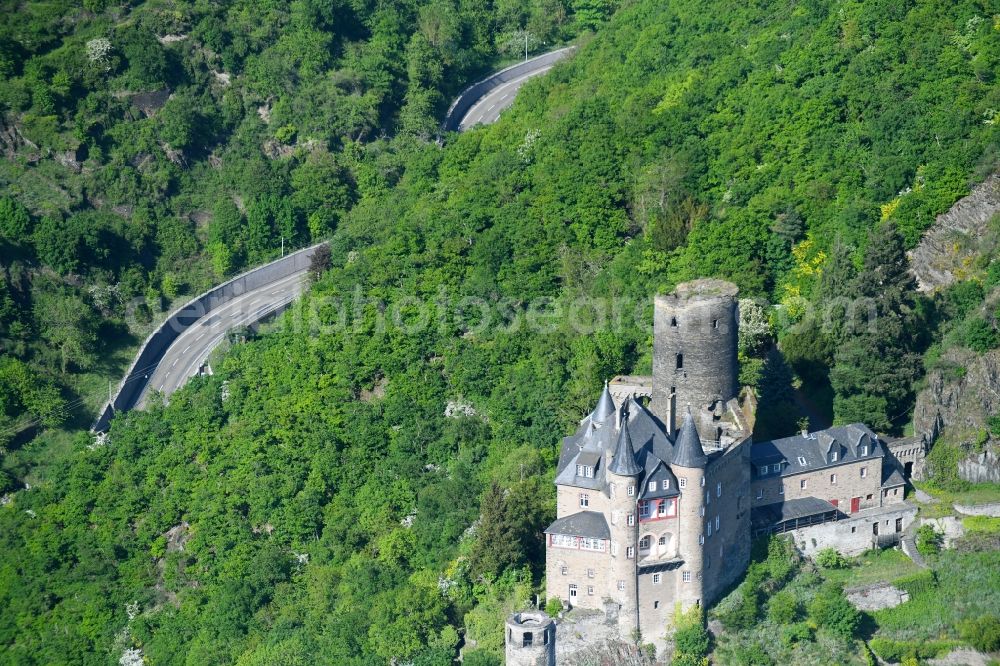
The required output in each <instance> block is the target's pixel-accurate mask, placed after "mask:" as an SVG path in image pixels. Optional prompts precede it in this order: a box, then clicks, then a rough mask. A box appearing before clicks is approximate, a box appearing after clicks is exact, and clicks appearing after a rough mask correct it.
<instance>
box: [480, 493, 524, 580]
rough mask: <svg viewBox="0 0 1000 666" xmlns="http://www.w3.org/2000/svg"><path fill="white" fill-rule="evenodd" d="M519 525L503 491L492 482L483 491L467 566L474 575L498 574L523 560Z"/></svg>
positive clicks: (509, 499)
mask: <svg viewBox="0 0 1000 666" xmlns="http://www.w3.org/2000/svg"><path fill="white" fill-rule="evenodd" d="M522 533H523V528H522V527H521V522H520V521H519V520H518V516H517V514H516V511H515V509H514V506H513V503H512V502H511V498H510V496H509V493H508V491H507V490H505V489H504V488H503V487H502V486H501V485H500V484H499V483H497V482H496V481H494V482H493V483H492V484H490V487H489V488H487V489H486V492H485V493H483V499H482V503H481V505H480V517H479V525H478V527H477V528H476V542H475V545H474V546H473V548H472V552H471V553H470V555H469V565H470V568H471V570H472V571H473V572H475V573H476V574H486V575H488V576H491V577H496V576H499V575H500V574H502V573H503V572H504V570H506V569H507V568H509V567H513V566H516V565H517V564H518V563H520V562H521V561H522V560H523V559H524V549H523V547H522V539H521V537H522Z"/></svg>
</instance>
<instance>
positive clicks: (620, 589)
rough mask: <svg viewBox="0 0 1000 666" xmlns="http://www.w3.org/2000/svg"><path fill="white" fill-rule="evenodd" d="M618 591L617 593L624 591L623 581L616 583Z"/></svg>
mask: <svg viewBox="0 0 1000 666" xmlns="http://www.w3.org/2000/svg"><path fill="white" fill-rule="evenodd" d="M618 591H619V592H624V591H625V581H623V580H620V581H618Z"/></svg>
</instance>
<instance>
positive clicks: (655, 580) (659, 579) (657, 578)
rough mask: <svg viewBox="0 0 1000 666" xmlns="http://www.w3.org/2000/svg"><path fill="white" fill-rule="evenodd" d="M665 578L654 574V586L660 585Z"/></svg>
mask: <svg viewBox="0 0 1000 666" xmlns="http://www.w3.org/2000/svg"><path fill="white" fill-rule="evenodd" d="M662 578H663V574H658V573H655V574H653V585H659V584H660V581H661V580H662Z"/></svg>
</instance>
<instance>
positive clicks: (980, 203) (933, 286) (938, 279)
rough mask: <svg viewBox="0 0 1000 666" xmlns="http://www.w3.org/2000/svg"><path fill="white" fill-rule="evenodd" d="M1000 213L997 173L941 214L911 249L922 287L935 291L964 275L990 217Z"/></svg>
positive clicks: (911, 260) (999, 188)
mask: <svg viewBox="0 0 1000 666" xmlns="http://www.w3.org/2000/svg"><path fill="white" fill-rule="evenodd" d="M998 213H1000V174H993V175H992V176H990V177H989V178H987V179H986V180H985V181H984V182H983V183H981V184H980V185H977V186H976V187H974V188H973V189H972V192H971V193H970V194H969V196H967V197H964V198H962V199H959V200H958V201H957V202H955V205H954V206H952V207H951V208H950V209H949V210H948V212H946V213H942V214H941V215H938V217H937V220H936V221H935V222H934V225H933V226H932V227H931V228H930V229H929V230H928V231H927V233H925V234H924V237H923V238H922V239H921V240H920V244H919V245H917V247H916V248H915V249H914V250H912V251H911V252H910V270H911V271H912V272H913V275H914V276H915V277H916V278H917V285H918V288H919V289H920V290H921V291H925V292H932V291H935V290H937V289H940V288H942V287H946V286H948V285H950V284H951V283H952V282H954V281H955V280H956V279H960V278H961V277H962V275H963V273H964V272H965V270H966V269H967V267H968V266H969V264H970V262H971V261H972V260H973V259H974V258H975V255H976V253H977V251H978V241H979V239H981V238H982V237H983V235H984V234H985V233H986V230H987V228H988V226H989V222H990V219H992V218H993V216H994V215H996V214H998Z"/></svg>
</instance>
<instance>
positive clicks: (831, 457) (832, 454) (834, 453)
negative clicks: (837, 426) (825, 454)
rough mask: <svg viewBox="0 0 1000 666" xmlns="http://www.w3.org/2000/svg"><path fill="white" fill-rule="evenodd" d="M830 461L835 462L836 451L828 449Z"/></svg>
mask: <svg viewBox="0 0 1000 666" xmlns="http://www.w3.org/2000/svg"><path fill="white" fill-rule="evenodd" d="M830 462H837V452H836V451H830Z"/></svg>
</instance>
